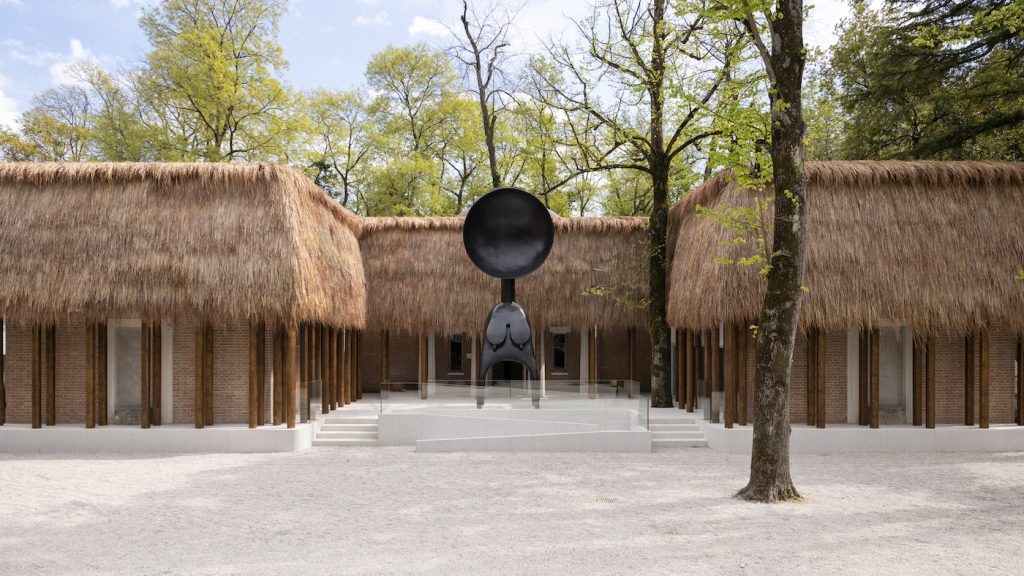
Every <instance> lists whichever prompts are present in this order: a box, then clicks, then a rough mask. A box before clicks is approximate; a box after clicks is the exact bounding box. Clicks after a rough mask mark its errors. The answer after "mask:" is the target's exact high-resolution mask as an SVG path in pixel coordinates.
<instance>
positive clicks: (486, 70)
mask: <svg viewBox="0 0 1024 576" xmlns="http://www.w3.org/2000/svg"><path fill="white" fill-rule="evenodd" d="M518 11H519V10H518V9H515V10H509V9H505V8H502V7H500V6H498V5H495V4H488V5H487V6H485V7H484V8H482V9H478V8H477V5H476V4H474V6H473V7H472V8H470V6H469V1H468V0H463V1H462V15H461V16H460V17H459V21H460V22H461V23H462V30H461V34H460V33H457V32H455V31H454V30H452V31H451V32H452V37H453V38H454V41H455V44H454V45H453V46H452V47H451V49H450V53H451V55H452V57H453V58H454V59H455V60H457V61H458V62H459V63H460V64H462V66H463V68H464V69H465V71H466V75H467V76H468V77H469V79H470V80H469V84H470V85H471V86H472V88H471V91H472V92H473V93H474V95H475V96H476V98H477V101H478V102H479V106H480V119H481V125H482V127H483V133H484V143H485V145H486V147H487V163H488V167H489V168H490V171H491V185H492V186H493V187H495V188H497V187H499V186H501V174H500V171H499V169H498V158H497V148H496V146H495V137H494V131H495V127H496V126H497V124H498V112H499V111H500V110H501V105H502V101H501V94H502V91H503V86H502V84H503V82H506V81H507V79H508V78H507V76H506V73H505V69H504V66H505V64H506V63H507V61H508V49H509V47H510V45H511V43H510V41H509V27H510V26H511V25H512V22H513V21H514V20H515V16H516V14H517V13H518Z"/></svg>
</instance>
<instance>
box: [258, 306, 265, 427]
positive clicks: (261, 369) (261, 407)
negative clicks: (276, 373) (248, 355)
mask: <svg viewBox="0 0 1024 576" xmlns="http://www.w3.org/2000/svg"><path fill="white" fill-rule="evenodd" d="M256 382H257V388H256V425H257V426H263V425H264V424H266V423H267V325H266V324H265V323H263V322H260V323H259V324H257V325H256Z"/></svg>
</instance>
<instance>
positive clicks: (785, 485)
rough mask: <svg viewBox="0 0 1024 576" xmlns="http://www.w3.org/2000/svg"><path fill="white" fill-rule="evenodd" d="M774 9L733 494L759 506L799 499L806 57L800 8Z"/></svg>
mask: <svg viewBox="0 0 1024 576" xmlns="http://www.w3.org/2000/svg"><path fill="white" fill-rule="evenodd" d="M777 6H778V13H777V14H775V15H774V16H775V17H774V18H772V19H771V22H770V25H771V28H772V48H771V57H770V66H771V70H772V72H774V82H773V84H774V91H773V93H772V97H771V105H772V108H771V109H772V142H771V148H770V153H771V158H772V186H773V190H774V195H775V199H774V204H775V219H774V236H773V240H772V257H771V268H770V270H769V272H768V278H767V281H768V286H767V291H766V293H765V298H764V304H763V306H762V308H761V316H760V319H759V321H758V331H757V374H756V378H757V384H758V386H757V390H758V393H757V406H756V409H755V410H754V443H753V450H752V452H751V458H750V481H749V483H748V484H747V486H746V487H745V488H743V489H742V490H740V491H739V493H738V494H737V496H738V497H740V498H743V499H746V500H755V501H759V502H776V501H784V500H795V499H799V498H800V495H799V494H798V493H797V491H796V487H795V486H794V485H793V480H792V478H791V477H790V472H789V435H790V425H789V378H790V368H791V367H792V365H793V348H794V345H795V340H796V329H797V321H798V319H799V317H800V304H801V300H802V299H803V290H802V287H803V279H804V260H805V258H804V256H805V252H804V233H805V218H804V209H805V206H806V196H807V183H806V175H805V173H804V147H803V139H804V120H803V111H802V108H801V100H800V91H801V86H802V84H803V70H804V58H805V56H804V52H803V48H804V46H803V1H802V0H779V2H778V4H777ZM780 101H781V102H780ZM783 103H784V105H782V104H783Z"/></svg>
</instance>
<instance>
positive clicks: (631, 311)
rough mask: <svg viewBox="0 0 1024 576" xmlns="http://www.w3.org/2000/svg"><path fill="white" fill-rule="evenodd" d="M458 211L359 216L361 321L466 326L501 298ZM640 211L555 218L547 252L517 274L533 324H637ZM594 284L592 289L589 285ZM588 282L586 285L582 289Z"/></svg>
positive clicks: (640, 321) (417, 327)
mask: <svg viewBox="0 0 1024 576" xmlns="http://www.w3.org/2000/svg"><path fill="white" fill-rule="evenodd" d="M462 224H463V218H457V217H452V218H366V219H364V221H363V237H362V241H361V245H362V251H363V263H364V266H365V271H366V272H365V273H366V281H367V286H368V292H369V294H368V296H367V324H368V325H370V326H373V327H379V328H388V329H391V330H396V331H404V332H417V331H421V330H436V331H439V332H441V333H449V334H451V333H457V332H471V333H475V332H478V331H480V330H481V329H482V328H483V323H484V320H485V317H486V315H487V312H488V311H489V310H490V309H491V307H492V306H494V305H495V304H497V303H498V302H499V301H500V289H499V288H500V281H499V280H497V279H495V278H491V277H489V276H486V275H485V274H484V273H482V272H480V271H479V270H477V269H476V268H475V267H474V266H473V264H472V262H470V260H469V257H467V256H466V252H465V249H464V248H463V245H462ZM646 224H647V220H646V219H644V218H556V219H555V242H554V246H553V247H552V250H551V254H550V256H549V257H548V259H547V261H546V262H545V263H544V265H543V266H541V267H540V268H539V269H538V270H537V271H535V272H533V273H532V274H530V275H529V276H527V277H525V278H522V279H520V280H518V281H517V282H516V291H517V297H516V300H517V301H518V302H520V303H521V304H522V305H523V307H524V308H525V309H526V312H527V314H528V315H529V317H530V320H531V322H532V323H533V324H534V325H535V326H540V325H547V326H580V325H582V324H588V325H592V324H598V325H601V326H609V327H612V326H640V325H644V324H645V323H646V318H647V311H646V309H644V308H641V307H638V306H637V304H638V303H639V302H640V300H641V299H642V298H644V297H645V296H646V293H647V273H646V263H645V261H644V258H645V246H646V238H647V232H646ZM594 289H598V290H594ZM584 292H587V294H584Z"/></svg>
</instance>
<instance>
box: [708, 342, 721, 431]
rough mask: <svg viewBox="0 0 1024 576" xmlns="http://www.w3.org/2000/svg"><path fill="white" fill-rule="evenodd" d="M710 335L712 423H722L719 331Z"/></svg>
mask: <svg viewBox="0 0 1024 576" xmlns="http://www.w3.org/2000/svg"><path fill="white" fill-rule="evenodd" d="M708 334H709V335H710V336H711V338H709V340H708V344H710V346H711V354H710V356H711V365H710V367H711V421H712V422H720V421H721V417H720V416H719V411H720V410H721V408H722V407H721V406H719V404H721V403H722V400H721V396H720V395H719V391H720V389H721V388H720V387H719V362H718V355H719V353H720V350H719V347H718V346H719V329H718V328H715V329H713V330H710V331H709V332H708Z"/></svg>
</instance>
